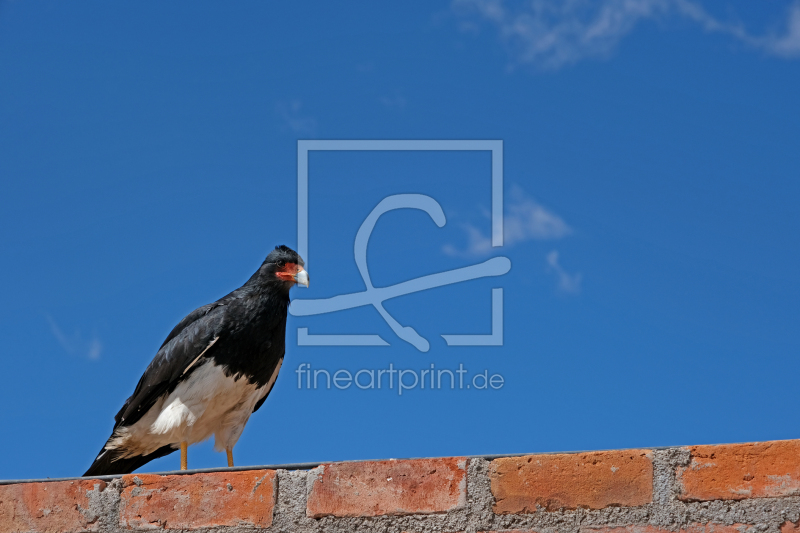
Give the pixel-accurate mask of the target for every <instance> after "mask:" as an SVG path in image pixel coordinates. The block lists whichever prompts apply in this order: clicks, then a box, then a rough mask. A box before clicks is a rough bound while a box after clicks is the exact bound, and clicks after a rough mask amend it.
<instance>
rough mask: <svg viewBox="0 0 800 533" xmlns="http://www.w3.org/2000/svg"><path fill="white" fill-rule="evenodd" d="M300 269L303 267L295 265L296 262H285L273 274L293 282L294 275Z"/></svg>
mask: <svg viewBox="0 0 800 533" xmlns="http://www.w3.org/2000/svg"><path fill="white" fill-rule="evenodd" d="M301 270H303V267H301V266H299V265H297V264H296V263H286V265H285V266H284V267H283V268H282V269H280V270H278V271H277V272H275V276H276V277H277V278H278V279H282V280H283V281H291V282H294V277H295V276H296V275H297V273H298V272H300V271H301Z"/></svg>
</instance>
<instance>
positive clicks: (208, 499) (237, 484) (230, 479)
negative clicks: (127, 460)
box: [119, 470, 275, 529]
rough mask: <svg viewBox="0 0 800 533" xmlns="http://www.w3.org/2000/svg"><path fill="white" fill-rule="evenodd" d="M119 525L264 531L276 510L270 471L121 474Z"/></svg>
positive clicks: (273, 478) (273, 482) (141, 527)
mask: <svg viewBox="0 0 800 533" xmlns="http://www.w3.org/2000/svg"><path fill="white" fill-rule="evenodd" d="M122 479H123V489H122V496H121V500H120V511H119V513H120V526H122V527H126V528H129V529H155V528H159V527H161V528H164V529H199V528H208V527H217V526H236V525H245V526H254V527H268V526H269V525H270V524H272V511H273V508H274V506H275V471H274V470H249V471H246V472H214V473H209V474H193V475H184V476H157V475H147V474H135V475H128V476H124V477H123V478H122Z"/></svg>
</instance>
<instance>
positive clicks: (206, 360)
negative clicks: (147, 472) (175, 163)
mask: <svg viewBox="0 0 800 533" xmlns="http://www.w3.org/2000/svg"><path fill="white" fill-rule="evenodd" d="M303 267H304V262H303V259H302V258H301V257H300V256H299V255H298V254H297V252H295V251H294V250H292V249H290V248H288V247H286V246H278V247H276V248H275V250H273V251H272V252H270V254H269V255H268V256H267V258H266V260H265V261H264V263H263V264H262V265H261V267H260V268H259V269H258V271H257V272H256V273H255V274H253V275H252V276H251V277H250V279H249V280H248V281H247V283H245V284H244V285H242V286H241V287H240V288H238V289H236V290H235V291H233V292H232V293H230V294H228V295H227V296H225V297H224V298H221V299H219V300H217V301H216V302H214V303H212V304H209V305H205V306H203V307H200V308H199V309H195V310H194V311H192V312H191V313H189V314H188V315H187V316H186V318H184V319H183V320H181V321H180V323H179V324H178V325H177V326H175V328H174V329H173V330H172V332H171V333H170V334H169V336H167V339H166V340H165V341H164V344H162V345H161V348H160V349H159V350H158V353H157V354H156V356H155V357H154V358H153V361H152V362H151V363H150V365H149V366H148V367H147V370H145V372H144V375H143V376H142V377H141V379H140V380H139V384H138V385H136V390H134V392H133V395H131V397H130V398H128V400H127V401H126V402H125V405H123V406H122V409H120V411H119V413H117V416H116V417H115V418H114V419H115V421H116V423H115V424H114V431H113V433H112V434H111V437H109V439H108V442H106V444H105V445H104V446H103V449H102V450H101V451H100V454H99V455H98V456H97V459H95V460H94V463H92V466H90V467H89V470H87V471H86V473H85V474H84V476H99V475H108V474H126V473H130V472H133V471H134V470H135V469H137V468H139V467H141V466H142V465H144V464H146V463H148V462H149V461H152V460H153V459H157V458H159V457H163V456H165V455H167V454H170V453H172V452H173V451H175V450H176V449H178V448H180V450H181V469H182V470H186V468H187V458H186V455H187V447H188V446H189V445H190V444H195V443H197V442H202V441H204V440H206V439H208V438H210V437H211V436H212V435H213V436H214V441H215V443H214V448H215V450H217V451H222V450H225V451H226V452H227V454H228V466H233V447H234V446H235V445H236V442H237V441H238V440H239V437H240V436H241V434H242V430H243V429H244V426H245V424H247V421H248V420H249V418H250V415H251V414H252V413H254V412H256V411H257V410H258V408H259V407H261V405H262V404H263V403H264V400H266V398H267V395H268V394H269V393H270V391H271V390H272V387H273V386H274V385H275V380H276V379H277V377H278V371H279V370H280V368H281V363H283V356H284V351H285V343H286V314H287V311H288V307H289V289H291V288H292V287H293V286H294V285H295V284H297V283H299V284H302V285H305V286H306V287H308V273H307V272H306V271H305V270H304V268H303Z"/></svg>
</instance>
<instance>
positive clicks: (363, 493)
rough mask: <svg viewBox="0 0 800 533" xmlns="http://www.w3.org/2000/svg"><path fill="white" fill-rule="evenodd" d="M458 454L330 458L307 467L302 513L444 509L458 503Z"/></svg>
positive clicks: (463, 481)
mask: <svg viewBox="0 0 800 533" xmlns="http://www.w3.org/2000/svg"><path fill="white" fill-rule="evenodd" d="M466 465H467V460H466V459H465V458H463V457H449V458H443V459H413V460H408V461H369V462H358V463H335V464H328V465H323V466H320V467H319V468H317V469H315V470H313V471H312V475H316V478H314V479H313V482H312V485H311V489H310V493H309V495H308V506H307V508H306V514H307V515H308V516H310V517H312V518H321V517H323V516H339V517H344V516H380V515H407V514H430V513H444V512H447V511H449V510H452V509H457V508H459V507H461V506H463V505H464V503H465V501H466V493H467V468H466Z"/></svg>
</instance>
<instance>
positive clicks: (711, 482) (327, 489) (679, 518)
mask: <svg viewBox="0 0 800 533" xmlns="http://www.w3.org/2000/svg"><path fill="white" fill-rule="evenodd" d="M212 528H213V529H214V531H218V532H220V533H234V532H236V533H239V532H245V531H253V530H256V529H264V530H266V531H267V532H279V531H285V532H316V531H331V532H342V533H344V532H352V531H381V532H387V533H388V532H398V533H400V532H404V531H407V532H411V533H414V532H417V533H427V532H430V533H433V532H461V531H469V532H473V531H487V532H488V531H507V532H510V531H515V532H538V533H555V532H569V533H661V532H666V531H681V532H687V533H735V532H736V533H756V532H762V531H771V532H775V533H777V532H779V531H780V532H781V533H800V440H792V441H775V442H764V443H753V444H730V445H722V446H693V447H687V448H666V449H640V450H620V451H604V452H590V453H572V454H545V455H528V456H522V457H505V458H500V459H494V460H486V459H476V458H464V457H449V458H436V459H413V460H397V461H394V460H391V461H365V462H348V463H333V464H325V465H321V466H319V467H317V468H314V469H311V470H305V471H303V470H282V469H276V470H245V471H220V472H213V473H200V474H191V475H152V474H133V475H128V476H123V477H122V478H119V479H112V480H106V481H101V480H92V479H78V480H72V481H55V482H45V483H19V484H10V485H1V486H0V533H8V532H25V531H37V532H48V533H60V532H63V533H72V532H78V531H97V532H106V531H108V532H111V531H159V530H178V531H182V530H209V529H212Z"/></svg>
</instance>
